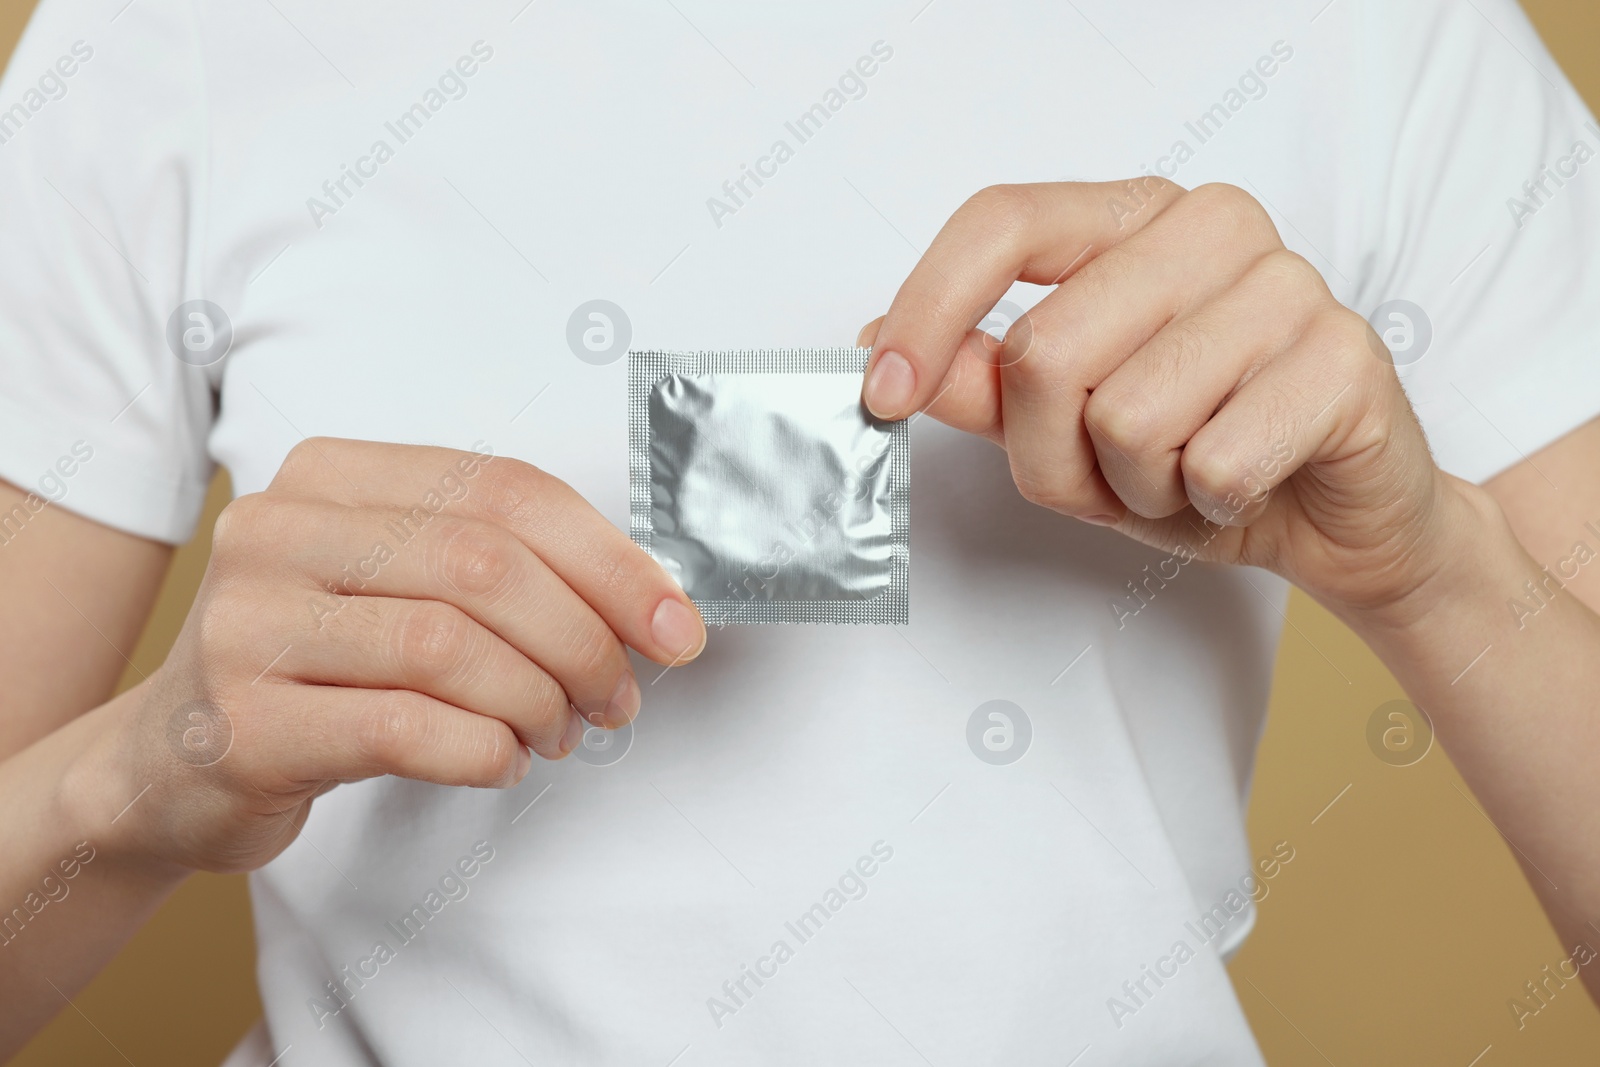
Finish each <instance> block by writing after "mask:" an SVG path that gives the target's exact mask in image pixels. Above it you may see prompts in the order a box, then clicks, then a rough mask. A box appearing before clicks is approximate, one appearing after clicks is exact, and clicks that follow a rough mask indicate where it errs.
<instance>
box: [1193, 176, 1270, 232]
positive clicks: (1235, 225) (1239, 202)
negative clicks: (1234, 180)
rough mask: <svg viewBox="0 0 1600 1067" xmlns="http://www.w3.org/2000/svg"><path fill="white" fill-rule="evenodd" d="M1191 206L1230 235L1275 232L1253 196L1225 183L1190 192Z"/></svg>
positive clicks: (1212, 183) (1263, 209) (1204, 186)
mask: <svg viewBox="0 0 1600 1067" xmlns="http://www.w3.org/2000/svg"><path fill="white" fill-rule="evenodd" d="M1188 199H1189V201H1190V203H1191V206H1193V207H1195V208H1198V209H1199V210H1200V211H1201V212H1202V213H1203V214H1204V215H1205V216H1206V217H1207V218H1211V219H1215V220H1216V221H1218V222H1220V223H1221V224H1222V225H1223V226H1224V227H1225V228H1226V229H1228V230H1230V231H1233V232H1236V233H1238V232H1242V233H1256V232H1259V231H1261V230H1262V229H1263V228H1266V229H1274V227H1273V226H1272V219H1271V217H1270V216H1268V214H1267V211H1266V209H1265V208H1263V207H1262V206H1261V203H1260V202H1259V201H1258V200H1256V198H1255V197H1253V196H1251V195H1250V194H1249V193H1247V192H1245V191H1244V190H1243V189H1241V188H1239V187H1238V186H1237V185H1230V184H1229V183H1227V182H1209V183H1207V184H1205V185H1202V186H1199V187H1198V188H1196V189H1194V190H1193V191H1192V192H1190V193H1189V197H1188Z"/></svg>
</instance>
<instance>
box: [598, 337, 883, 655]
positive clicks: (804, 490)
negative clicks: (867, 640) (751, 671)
mask: <svg viewBox="0 0 1600 1067" xmlns="http://www.w3.org/2000/svg"><path fill="white" fill-rule="evenodd" d="M868 354H869V350H868V349H865V348H779V349H746V350H740V351H722V352H669V351H658V350H649V351H633V352H629V353H628V475H629V483H630V485H629V489H630V492H629V501H630V504H629V511H630V522H629V532H630V533H631V535H632V537H633V539H634V541H635V542H637V543H638V544H639V546H640V547H642V548H643V549H644V550H645V551H647V552H649V553H650V554H651V555H652V556H653V557H654V558H655V559H656V560H657V561H658V562H660V563H661V565H662V566H663V567H665V568H666V569H667V571H668V572H669V573H670V574H671V575H672V576H673V578H675V579H676V580H677V581H678V583H679V584H680V585H681V586H682V587H683V589H684V592H686V593H687V594H688V595H689V598H690V599H691V600H693V601H694V603H695V606H696V607H698V608H699V609H700V613H701V615H702V616H703V617H704V618H705V620H706V622H707V623H708V624H711V625H728V624H741V623H799V622H809V623H876V624H880V625H887V624H891V623H896V624H898V623H904V622H906V621H907V617H908V614H909V581H910V534H911V480H910V476H911V471H910V460H911V447H910V433H909V424H908V423H907V422H905V421H903V420H902V421H900V422H884V421H882V420H879V419H876V418H874V417H873V416H872V415H871V414H870V413H869V412H868V411H867V410H866V408H865V407H864V406H863V405H862V403H861V375H862V372H863V371H864V370H865V369H866V363H867V356H868Z"/></svg>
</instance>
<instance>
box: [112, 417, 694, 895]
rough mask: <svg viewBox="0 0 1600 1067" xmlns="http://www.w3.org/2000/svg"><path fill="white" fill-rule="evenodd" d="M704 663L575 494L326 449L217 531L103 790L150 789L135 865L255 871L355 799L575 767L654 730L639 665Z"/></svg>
mask: <svg viewBox="0 0 1600 1067" xmlns="http://www.w3.org/2000/svg"><path fill="white" fill-rule="evenodd" d="M705 639H706V631H705V627H704V625H703V624H702V622H701V620H700V617H699V614H698V613H697V612H696V611H695V609H694V606H693V604H692V603H691V602H690V601H689V600H688V598H687V597H685V596H684V594H683V591H682V590H681V589H680V588H679V587H678V586H677V585H676V584H675V583H674V582H673V580H672V579H671V578H670V577H669V576H668V575H667V573H666V572H665V571H664V570H663V569H662V568H661V567H660V566H659V565H658V564H657V563H656V562H655V561H654V560H652V559H651V558H650V557H649V556H648V555H647V554H646V553H645V552H643V551H642V550H640V549H639V548H638V547H637V546H635V545H634V544H633V543H632V542H631V541H630V540H629V539H628V538H627V536H626V535H624V534H623V533H622V532H621V531H619V530H618V529H616V527H614V526H612V525H611V524H610V523H608V522H607V521H606V520H605V519H604V518H602V517H601V516H600V515H599V514H598V513H597V512H596V511H595V510H594V509H593V508H592V507H590V506H589V504H588V503H586V502H585V501H584V500H583V499H582V498H581V497H579V496H578V494H577V493H575V492H574V491H573V490H572V489H571V488H570V487H569V486H567V485H565V484H564V483H562V482H561V481H559V480H558V479H556V478H554V477H552V476H550V475H548V474H545V473H544V472H542V471H539V470H537V469H535V468H533V467H530V466H528V465H527V464H525V463H519V462H517V461H516V460H513V459H507V458H494V457H492V456H489V455H484V454H477V453H470V452H455V451H451V450H447V449H441V448H422V447H411V446H403V445H386V444H370V443H365V442H358V441H339V440H326V439H320V440H310V441H307V442H305V443H304V444H302V445H300V446H299V447H297V448H295V450H294V451H293V452H292V453H290V455H289V457H288V459H287V460H286V461H285V462H284V465H283V467H282V469H281V470H280V471H279V472H278V475H277V477H276V478H275V479H274V480H273V482H272V484H271V485H270V486H269V487H268V488H267V489H266V491H265V492H261V493H256V494H253V495H250V496H244V497H241V498H239V499H238V500H236V501H234V502H233V503H232V504H231V505H229V506H228V508H227V509H226V510H224V511H223V513H222V517H221V519H220V520H219V521H218V523H217V527H216V535H215V543H214V547H213V550H212V556H211V562H210V566H209V569H208V570H207V573H206V577H205V581H204V583H203V584H202V586H201V588H200V592H199V594H198V595H197V597H196V599H195V604H194V607H193V608H192V610H191V611H190V614H189V618H188V620H187V622H186V623H185V625H184V628H183V631H182V633H181V634H180V635H179V637H178V640H177V643H176V645H175V646H174V648H173V650H172V653H171V655H170V656H169V658H168V659H167V661H166V663H164V664H163V665H162V667H161V669H160V670H159V671H158V672H157V673H156V674H155V675H154V676H153V677H152V679H151V681H150V683H149V685H148V686H147V687H145V692H144V693H143V695H142V698H141V699H140V700H139V701H138V703H137V705H136V706H135V709H134V710H133V712H132V713H131V714H128V715H125V716H122V717H121V718H120V719H119V720H118V728H117V730H116V732H115V736H112V737H109V738H107V740H106V743H105V744H104V745H102V746H100V748H101V753H100V756H99V758H98V760H97V761H96V766H97V768H99V769H100V770H101V771H102V772H103V771H104V769H105V768H107V767H109V768H111V770H110V773H109V774H107V773H100V774H98V775H96V777H98V778H102V779H105V778H109V779H110V780H112V781H114V782H115V783H116V787H117V789H118V790H121V791H122V792H121V795H123V796H133V795H134V794H135V793H137V792H139V791H140V790H141V789H143V788H144V787H145V786H146V785H150V786H151V788H150V790H149V793H150V795H149V796H148V797H146V798H145V799H143V800H141V801H140V802H139V803H137V804H135V805H133V806H131V807H130V808H129V809H128V811H127V812H126V817H125V818H122V819H121V820H120V821H121V823H122V824H123V825H120V826H118V830H119V831H120V832H122V833H123V835H124V839H125V840H124V844H125V845H126V847H128V848H130V849H134V850H142V852H141V853H140V854H144V855H149V856H152V857H155V858H159V859H164V860H167V861H169V862H171V863H173V864H177V865H179V866H181V867H184V868H203V869H210V870H248V869H252V868H254V867H257V866H260V865H261V864H262V863H265V862H266V861H267V860H269V859H271V858H272V857H273V856H274V855H276V854H277V853H278V852H279V851H281V850H282V849H283V848H284V847H285V846H286V845H287V844H288V843H289V841H290V840H292V839H293V837H294V835H295V834H296V833H297V832H298V829H299V827H300V825H301V824H302V823H303V822H304V821H305V818H306V815H307V814H308V813H309V810H310V805H311V802H312V800H313V799H314V798H315V797H316V796H318V795H320V793H322V792H325V791H327V790H328V789H330V788H332V787H333V785H335V784H337V783H339V782H345V781H352V780H355V779H361V778H370V777H374V776H377V775H383V774H394V775H400V776H402V777H406V778H417V779H422V780H424V781H429V782H438V783H441V784H446V785H471V786H510V785H513V784H515V783H516V782H518V781H519V780H521V778H522V776H523V775H524V774H525V773H526V772H527V770H528V766H529V763H530V759H531V757H530V756H529V754H528V749H532V750H533V751H534V752H537V753H539V754H540V755H541V756H544V757H546V758H550V759H558V758H560V757H562V756H564V755H566V754H567V753H568V752H570V751H572V749H573V748H574V747H575V746H576V745H577V744H578V743H579V741H580V739H581V737H582V735H583V732H584V730H585V729H586V728H588V727H589V723H593V724H595V725H597V726H605V727H617V726H621V725H623V724H625V723H627V722H629V721H631V720H632V718H633V717H634V715H636V714H637V713H638V711H639V705H640V690H639V685H638V682H637V681H636V680H635V679H634V675H633V671H632V669H631V667H630V665H629V663H628V657H627V652H626V650H625V648H624V645H628V646H631V647H633V648H635V649H638V650H639V651H640V652H641V653H643V654H644V655H646V656H648V657H649V658H651V659H653V660H655V661H656V662H658V663H681V662H684V661H685V660H688V659H692V658H693V657H694V656H696V655H698V654H699V652H700V649H701V648H702V647H703V646H704V644H705ZM580 712H581V714H580ZM585 720H588V721H587V722H586V721H585ZM91 788H92V786H91ZM111 810H115V808H114V807H113V808H112V809H111Z"/></svg>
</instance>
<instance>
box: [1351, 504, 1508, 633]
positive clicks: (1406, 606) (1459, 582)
mask: <svg viewBox="0 0 1600 1067" xmlns="http://www.w3.org/2000/svg"><path fill="white" fill-rule="evenodd" d="M1428 524H1429V529H1428V531H1427V533H1426V534H1425V536H1423V537H1420V538H1418V540H1417V543H1416V545H1415V546H1414V548H1413V551H1412V556H1413V559H1412V561H1411V563H1412V565H1413V567H1414V568H1415V575H1414V577H1413V578H1412V579H1411V580H1410V581H1408V582H1407V583H1406V584H1405V585H1404V587H1403V591H1402V592H1401V593H1399V594H1398V595H1396V596H1394V597H1390V598H1386V599H1383V600H1381V601H1377V602H1373V603H1365V604H1359V605H1352V604H1346V603H1338V602H1328V601H1324V606H1325V607H1327V608H1328V609H1329V610H1330V611H1332V612H1333V613H1334V614H1335V615H1337V616H1338V617H1339V618H1340V619H1341V620H1343V621H1344V622H1345V624H1346V625H1348V626H1349V627H1350V628H1351V629H1352V630H1354V631H1355V632H1356V633H1358V634H1360V635H1362V636H1363V637H1364V638H1368V640H1369V643H1370V641H1371V640H1372V639H1373V638H1382V637H1384V636H1385V635H1394V634H1402V633H1409V632H1412V631H1414V630H1417V629H1419V628H1426V627H1427V623H1428V621H1429V620H1430V619H1435V620H1436V619H1440V618H1444V617H1449V618H1450V619H1452V620H1453V621H1454V623H1455V624H1456V625H1464V624H1465V625H1470V628H1471V629H1472V630H1474V631H1480V630H1481V631H1482V632H1483V634H1484V635H1485V637H1486V639H1490V637H1489V635H1490V634H1491V633H1492V632H1493V631H1496V630H1498V629H1500V628H1502V626H1503V623H1504V621H1505V619H1506V618H1507V617H1508V616H1504V615H1503V612H1504V609H1505V603H1506V600H1507V598H1508V597H1512V596H1515V595H1517V594H1518V592H1519V591H1520V590H1521V589H1522V586H1523V583H1524V582H1525V581H1526V580H1527V579H1528V578H1529V577H1530V576H1532V577H1536V576H1537V574H1538V566H1537V565H1536V564H1535V563H1534V561H1533V558H1532V557H1531V556H1529V555H1528V552H1527V550H1526V549H1525V548H1523V546H1522V543H1521V542H1520V541H1518V540H1517V536H1516V534H1515V532H1514V531H1513V530H1512V528H1511V524H1510V522H1509V521H1507V519H1506V517H1505V513H1504V512H1503V511H1502V510H1501V509H1500V505H1499V503H1498V502H1497V501H1496V500H1495V499H1494V497H1493V496H1492V495H1490V494H1489V492H1488V491H1487V490H1485V489H1483V488H1482V487H1480V486H1477V485H1473V484H1472V483H1471V482H1467V481H1463V480H1462V479H1460V478H1456V477H1454V476H1452V475H1449V474H1444V473H1442V472H1441V473H1440V474H1439V490H1438V494H1437V497H1436V502H1435V505H1434V507H1433V508H1432V509H1431V511H1430V514H1429V518H1428ZM1472 620H1476V622H1475V623H1473V622H1472Z"/></svg>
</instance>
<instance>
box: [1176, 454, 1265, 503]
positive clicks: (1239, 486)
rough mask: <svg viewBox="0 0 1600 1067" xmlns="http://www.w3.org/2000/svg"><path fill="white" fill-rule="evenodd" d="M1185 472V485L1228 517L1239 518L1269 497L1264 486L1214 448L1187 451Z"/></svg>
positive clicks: (1184, 458) (1183, 462)
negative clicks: (1215, 505) (1255, 504)
mask: <svg viewBox="0 0 1600 1067" xmlns="http://www.w3.org/2000/svg"><path fill="white" fill-rule="evenodd" d="M1182 470H1183V480H1184V484H1185V485H1186V486H1187V487H1188V488H1189V489H1190V490H1192V491H1196V492H1199V493H1200V494H1202V495H1203V496H1205V497H1206V498H1208V499H1209V501H1212V502H1214V503H1216V504H1219V505H1221V507H1222V508H1223V509H1224V510H1225V511H1226V512H1227V513H1228V514H1229V515H1238V514H1239V513H1241V512H1243V511H1244V510H1245V508H1246V507H1248V506H1249V505H1250V504H1252V503H1255V502H1257V501H1259V500H1261V499H1262V498H1263V497H1265V495H1266V489H1267V487H1266V483H1265V482H1263V481H1261V480H1260V479H1258V478H1256V477H1255V476H1254V475H1253V474H1252V473H1251V472H1250V471H1249V469H1248V468H1247V467H1245V466H1244V465H1243V464H1240V463H1237V462H1235V461H1234V459H1233V457H1232V456H1230V455H1229V454H1227V453H1226V452H1224V451H1222V450H1221V449H1218V448H1215V447H1207V446H1201V447H1199V448H1186V449H1184V453H1183V459H1182ZM1208 517H1209V518H1215V517H1216V516H1208Z"/></svg>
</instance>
